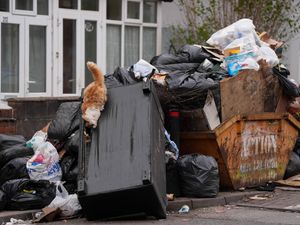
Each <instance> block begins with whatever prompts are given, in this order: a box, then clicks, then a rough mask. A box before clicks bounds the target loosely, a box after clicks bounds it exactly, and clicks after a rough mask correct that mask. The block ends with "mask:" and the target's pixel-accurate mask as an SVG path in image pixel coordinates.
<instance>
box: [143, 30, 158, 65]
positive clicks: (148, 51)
mask: <svg viewBox="0 0 300 225" xmlns="http://www.w3.org/2000/svg"><path fill="white" fill-rule="evenodd" d="M155 55H156V28H152V27H144V30H143V59H144V60H146V61H148V62H149V61H150V60H151V59H152V57H153V56H155Z"/></svg>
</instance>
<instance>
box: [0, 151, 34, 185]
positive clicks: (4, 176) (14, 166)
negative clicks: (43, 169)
mask: <svg viewBox="0 0 300 225" xmlns="http://www.w3.org/2000/svg"><path fill="white" fill-rule="evenodd" d="M28 160H29V157H22V158H15V159H12V160H10V161H9V162H8V163H6V164H5V165H4V166H3V167H2V168H1V169H0V185H2V184H3V183H4V182H5V181H8V180H13V179H20V178H29V175H28V173H27V169H26V163H27V161H28Z"/></svg>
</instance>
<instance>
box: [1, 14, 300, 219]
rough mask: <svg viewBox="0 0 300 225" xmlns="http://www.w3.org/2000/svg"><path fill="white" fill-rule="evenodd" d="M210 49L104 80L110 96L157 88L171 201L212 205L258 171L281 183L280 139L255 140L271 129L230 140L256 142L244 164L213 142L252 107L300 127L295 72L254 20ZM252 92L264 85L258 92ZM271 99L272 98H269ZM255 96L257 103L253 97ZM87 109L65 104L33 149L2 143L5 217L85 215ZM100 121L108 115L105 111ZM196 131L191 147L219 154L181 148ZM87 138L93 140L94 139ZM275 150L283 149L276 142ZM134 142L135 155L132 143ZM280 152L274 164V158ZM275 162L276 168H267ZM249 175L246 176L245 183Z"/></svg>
mask: <svg viewBox="0 0 300 225" xmlns="http://www.w3.org/2000/svg"><path fill="white" fill-rule="evenodd" d="M207 43H208V44H209V45H210V46H200V45H185V46H183V47H182V48H181V49H179V50H178V52H177V53H176V54H174V55H173V54H162V55H159V56H155V57H154V58H153V59H152V60H151V61H150V63H149V62H146V61H144V60H142V59H141V60H139V61H138V62H137V63H136V64H134V65H132V66H131V67H130V68H120V67H119V68H116V70H115V71H114V73H113V74H109V75H106V76H105V84H106V87H107V88H108V89H112V88H122V87H123V86H128V85H133V84H137V83H139V82H144V83H145V84H146V83H147V82H153V83H154V85H155V87H156V91H157V95H158V98H159V101H160V104H161V107H162V109H163V112H164V116H165V118H166V121H165V128H166V130H165V146H164V149H163V150H164V151H165V159H164V160H163V161H164V163H165V164H164V166H165V168H166V184H165V185H166V189H167V193H168V194H173V196H185V197H215V196H217V194H218V192H219V190H220V188H222V185H224V184H227V185H228V184H229V183H230V184H229V185H232V187H233V188H234V189H235V188H239V187H241V186H243V185H248V184H249V182H248V181H250V180H251V176H254V175H253V174H251V173H252V172H253V171H252V169H258V170H261V171H262V172H261V173H263V172H266V171H267V172H268V171H269V170H270V171H271V170H272V173H271V174H276V173H277V170H276V169H277V165H278V164H277V160H278V159H277V158H276V157H277V156H276V154H275V153H276V152H281V150H280V149H275V148H277V145H276V143H277V142H276V141H277V139H276V135H277V134H276V133H275V132H273V130H272V132H273V133H272V135H270V136H268V137H263V139H262V142H261V143H260V142H259V141H260V140H258V139H255V140H254V138H256V136H255V135H258V136H259V135H261V134H262V133H263V132H264V131H265V130H264V129H269V128H266V127H264V126H265V125H264V124H258V126H261V127H259V129H258V130H260V131H261V132H262V133H259V132H258V133H257V132H256V133H251V132H252V130H251V129H250V128H249V129H248V130H245V132H244V131H243V130H241V129H242V128H240V127H239V128H238V129H240V131H239V134H238V132H232V133H230V135H233V136H234V138H235V139H234V140H239V139H238V138H241V135H245V136H243V137H244V139H243V141H244V140H246V141H247V140H248V139H247V137H250V138H249V140H248V142H247V143H243V144H242V145H243V147H240V148H241V149H239V152H242V153H241V156H239V155H237V154H236V153H235V155H234V158H230V157H232V156H231V154H230V151H233V150H236V149H234V148H237V146H238V145H237V144H235V143H233V146H234V147H232V146H231V147H232V148H231V147H228V146H227V144H228V143H229V142H230V141H228V142H227V143H226V144H224V145H222V148H223V149H222V151H227V152H226V154H225V155H226V157H227V158H224V157H225V156H224V154H223V155H222V154H220V148H221V147H219V148H218V147H216V146H218V144H219V143H222V140H221V141H220V140H216V139H218V135H221V133H222V132H223V133H226V132H227V131H226V129H227V127H229V126H227V125H226V129H225V128H224V129H223V127H224V126H225V125H224V124H226V122H228V121H229V120H231V121H232V123H231V125H234V124H237V121H247V119H246V118H247V117H243V118H242V119H237V116H238V115H241V114H243V115H244V114H246V115H248V114H251V113H254V111H253V110H254V109H253V108H251V106H249V107H248V105H247V104H248V103H249V102H250V101H254V102H257V105H255V106H254V107H255V109H256V110H255V113H260V114H262V113H266V112H268V113H276V112H278V113H284V112H290V113H291V114H292V115H293V116H294V118H295V119H297V120H299V121H300V101H299V102H298V100H297V97H300V88H299V85H298V84H297V83H296V82H295V81H294V80H292V79H289V78H288V76H289V71H288V69H287V68H285V67H284V65H283V64H281V63H280V60H279V57H278V56H280V55H279V53H280V52H281V49H282V45H283V43H282V42H278V41H275V40H273V39H271V38H270V37H268V35H267V34H266V33H265V32H264V33H261V34H259V35H258V34H257V32H256V31H255V26H254V25H253V23H252V21H251V20H250V19H241V20H239V21H237V22H235V23H233V24H232V25H230V26H228V27H225V28H224V29H222V30H219V31H217V32H216V33H214V34H213V35H212V36H211V37H210V38H209V39H208V41H207ZM255 79H256V80H255ZM249 80H250V82H249ZM231 82H232V83H233V82H236V83H234V84H235V85H239V87H240V88H241V87H242V88H243V92H244V95H243V93H239V92H238V90H239V89H238V86H232V83H231ZM255 82H260V84H261V85H260V87H258V86H257V85H256V84H257V83H255ZM226 85H227V86H226ZM251 85H252V86H251ZM264 85H266V86H264ZM272 85H273V86H272ZM235 88H236V89H235ZM247 88H248V89H249V90H248V92H247ZM235 90H236V93H235ZM257 90H261V92H259V91H257ZM265 90H267V91H268V92H264V91H265ZM108 93H109V92H108ZM249 93H250V95H251V96H247V95H248V94H249ZM252 93H253V96H252ZM235 98H239V99H241V100H240V102H238V105H237V106H235V105H234V103H235V100H234V99H235ZM270 99H271V100H272V101H270ZM109 101H110V98H108V102H109ZM248 101H249V102H248ZM244 105H246V107H244ZM80 107H81V102H80V101H77V102H66V103H63V104H61V105H60V107H59V108H58V110H57V113H56V117H55V118H54V119H53V120H52V121H51V122H50V123H49V124H47V125H46V126H45V127H44V128H43V129H41V130H40V131H37V132H36V133H35V135H34V136H33V137H32V138H31V139H30V140H27V141H26V140H25V139H24V137H22V136H18V135H14V136H8V135H4V134H1V135H0V166H1V169H0V185H1V190H0V208H1V209H17V210H25V209H36V208H39V209H40V208H45V207H46V208H52V209H57V208H59V209H60V213H59V215H60V216H61V217H67V216H74V215H76V214H78V213H79V212H80V210H81V206H80V204H79V201H78V196H77V194H78V190H77V181H78V174H79V165H78V158H79V154H80V151H81V147H80V146H81V145H80V143H81V142H82V141H83V140H81V138H82V135H81V133H80V132H83V131H82V130H80V123H81V120H82V119H81V115H80V110H81V108H80ZM171 110H172V111H174V110H175V111H176V112H178V120H177V122H179V119H181V122H182V121H184V122H182V124H181V125H180V126H179V127H178V126H177V130H176V129H175V130H174V126H173V125H174V124H173V122H174V121H173V122H172V121H171V120H170V116H169V112H170V111H171ZM103 113H104V114H105V107H104V111H103ZM176 115H177V114H176ZM270 115H271V114H269V117H266V116H265V117H262V118H265V119H259V120H260V121H261V120H264V121H267V119H271V118H272V120H273V119H274V118H275V117H274V118H273V116H274V115H275V114H272V116H270ZM260 118H261V117H260ZM276 118H277V117H276ZM283 119H286V117H284V118H283ZM291 120H292V121H294V119H291ZM293 123H294V124H297V122H293ZM227 124H228V123H227ZM270 124H271V123H270ZM272 124H274V123H272ZM177 125H178V124H177ZM231 125H230V126H231ZM100 126H101V123H100ZM294 126H295V127H296V126H297V125H294ZM175 127H176V126H175ZM243 128H245V127H243ZM246 128H247V127H246ZM246 128H245V129H246ZM299 129H300V127H298V128H297V129H295V130H294V131H293V132H294V133H295V134H294V133H291V134H290V135H291V138H290V139H289V140H291V143H290V145H293V146H291V147H290V145H286V146H288V148H290V149H285V152H283V154H284V155H286V156H285V157H286V160H285V161H284V162H283V164H286V165H281V166H282V167H284V166H287V172H286V174H285V178H288V177H290V176H293V175H295V174H298V173H300V151H299V142H300V141H299V139H298V140H297V144H296V146H295V149H294V151H293V154H292V155H291V159H290V162H289V164H288V165H287V161H288V157H289V153H290V152H292V148H293V147H294V143H292V142H293V140H294V139H295V142H296V138H297V135H298V130H299ZM220 130H221V131H220ZM224 130H225V131H224ZM190 131H193V132H196V133H194V134H193V135H194V136H193V138H192V139H193V141H194V140H195V139H197V138H199V137H200V136H201V135H202V136H203V134H206V137H207V135H208V133H212V132H215V139H214V141H215V143H214V145H212V144H208V145H203V146H204V148H207V146H213V147H212V148H214V149H211V148H210V147H209V148H207V149H206V150H203V149H202V148H201V147H199V146H201V145H202V143H204V142H205V141H207V140H206V139H201V138H199V140H200V139H201V140H200V141H199V142H198V143H196V142H193V144H186V143H187V141H186V140H185V139H184V137H185V136H184V135H183V136H182V137H181V138H179V135H180V133H184V134H185V135H187V136H188V135H189V132H190ZM234 131H235V130H234ZM267 131H269V130H267ZM132 132H133V131H132ZM151 132H152V131H151ZM153 132H158V131H153ZM205 132H206V133H205ZM88 133H93V129H91V130H89V131H88ZM170 134H171V135H170ZM114 135H122V134H114ZM247 135H248V136H247ZM202 136H201V137H202ZM93 137H94V136H93V135H86V136H85V140H84V141H85V142H90V141H91V140H90V138H93ZM236 137H237V138H236ZM251 138H252V139H251ZM133 139H134V138H133ZM175 140H176V143H175ZM179 140H180V141H179ZM226 140H230V138H228V139H226ZM253 140H254V141H253ZM273 140H276V141H274V142H272V141H273ZM280 140H281V139H280ZM130 141H131V142H132V145H133V143H134V141H133V140H130ZM283 141H284V140H283ZM180 142H182V143H180ZM275 142H276V143H275ZM191 143H192V142H191ZM195 143H196V144H195ZM205 143H206V142H205ZM265 143H267V144H266V146H271V147H268V150H264V149H256V152H251V151H252V150H251V151H250V150H249V151H248V149H247V147H248V148H249V149H251V148H252V147H253V146H258V145H259V146H264V144H265ZM251 146H252V147H251ZM274 146H275V147H274ZM278 146H284V144H283V143H281V144H280V145H279V144H278ZM193 148H194V149H193ZM269 148H270V149H271V150H270V149H269ZM274 149H275V150H274ZM273 150H274V152H273V153H274V154H273V153H272V155H268V154H267V153H269V152H271V151H273ZM260 152H262V154H263V155H262V157H261V156H260V155H259V154H258V153H260ZM255 154H256V155H258V156H257V157H260V158H259V159H258V161H259V160H261V161H259V166H260V167H259V166H258V165H254V164H253V165H252V164H251V163H252V162H253V161H255V160H256V158H255V157H256V156H255ZM278 154H279V153H278ZM239 157H240V158H241V159H239ZM251 157H254V158H251ZM268 157H273V158H271V159H270V158H268ZM274 157H275V158H274ZM252 159H255V160H252ZM267 159H268V162H266V163H265V162H264V160H267ZM249 160H250V161H249ZM251 160H252V161H251ZM270 160H273V161H272V162H271V163H270ZM224 162H225V163H224ZM249 162H250V163H249ZM256 162H257V160H256ZM230 163H232V164H230ZM235 163H240V164H235ZM280 163H281V162H280ZM224 165H228V166H231V165H232V166H233V168H234V169H237V170H238V171H237V173H238V175H236V174H231V172H232V170H230V171H229V169H231V168H224ZM274 165H275V166H274ZM112 166H113V165H112ZM228 171H229V172H228ZM234 172H235V171H234ZM243 173H244V176H242V175H241V174H243ZM245 174H246V175H245ZM247 174H248V175H247ZM249 174H250V175H249ZM268 174H270V173H268ZM278 176H279V177H280V176H283V174H279V175H278ZM225 177H226V179H227V178H228V177H230V178H231V179H232V181H230V182H229V183H228V180H225ZM232 177H234V179H235V180H234V179H233V178H232ZM276 178H277V176H276ZM115 179H118V178H117V177H116V178H115ZM222 179H223V180H222ZM271 179H272V178H271ZM274 179H275V177H274ZM255 181H256V180H255V179H254V181H251V182H252V183H251V185H252V186H256V185H261V183H253V182H255ZM226 182H227V183H226ZM99 185H101V184H99ZM226 187H229V186H226ZM170 199H172V197H170ZM99 204H101V203H99Z"/></svg>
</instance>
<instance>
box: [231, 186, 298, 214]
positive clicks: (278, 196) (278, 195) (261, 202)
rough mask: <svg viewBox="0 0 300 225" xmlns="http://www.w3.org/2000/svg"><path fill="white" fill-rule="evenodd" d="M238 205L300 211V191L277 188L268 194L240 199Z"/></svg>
mask: <svg viewBox="0 0 300 225" xmlns="http://www.w3.org/2000/svg"><path fill="white" fill-rule="evenodd" d="M236 205H237V206H243V207H251V208H261V209H270V210H278V211H290V212H300V191H299V190H281V189H275V191H274V192H270V193H268V194H258V195H256V196H255V198H252V199H251V198H248V199H244V200H243V201H240V202H238V203H237V204H236Z"/></svg>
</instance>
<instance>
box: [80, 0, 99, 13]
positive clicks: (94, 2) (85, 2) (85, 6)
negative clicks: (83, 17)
mask: <svg viewBox="0 0 300 225" xmlns="http://www.w3.org/2000/svg"><path fill="white" fill-rule="evenodd" d="M81 9H82V10H90V11H98V10H99V0H81Z"/></svg>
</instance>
